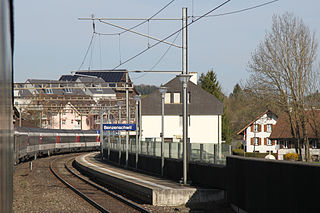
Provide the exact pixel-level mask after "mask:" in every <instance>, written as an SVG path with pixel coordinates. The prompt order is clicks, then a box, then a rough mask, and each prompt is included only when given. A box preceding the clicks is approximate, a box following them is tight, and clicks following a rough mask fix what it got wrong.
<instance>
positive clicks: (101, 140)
mask: <svg viewBox="0 0 320 213" xmlns="http://www.w3.org/2000/svg"><path fill="white" fill-rule="evenodd" d="M99 114H100V147H101V159H102V160H103V110H101V111H100V113H99Z"/></svg>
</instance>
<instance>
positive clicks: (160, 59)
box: [132, 31, 181, 80]
mask: <svg viewBox="0 0 320 213" xmlns="http://www.w3.org/2000/svg"><path fill="white" fill-rule="evenodd" d="M180 33H181V31H180V32H179V33H178V34H177V36H176V37H175V38H174V40H173V41H172V43H174V42H175V41H176V40H177V38H178V37H179V35H180ZM171 47H172V46H169V47H168V48H167V50H166V51H165V52H164V54H163V55H162V56H161V57H160V58H159V60H158V61H157V62H156V63H155V64H154V65H153V66H152V67H151V68H150V69H149V70H150V71H152V70H153V69H154V68H155V67H156V66H157V65H158V64H159V63H160V62H161V61H162V59H163V58H164V56H165V55H166V54H167V53H168V52H169V50H170V48H171ZM147 74H148V73H144V74H142V75H141V76H139V77H136V78H132V80H137V79H140V78H143V77H144V76H146V75H147Z"/></svg>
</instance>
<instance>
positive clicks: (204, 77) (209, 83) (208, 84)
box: [199, 69, 231, 143]
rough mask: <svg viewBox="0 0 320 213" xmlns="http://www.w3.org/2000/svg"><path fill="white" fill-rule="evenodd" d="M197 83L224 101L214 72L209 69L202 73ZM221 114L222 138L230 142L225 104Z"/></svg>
mask: <svg viewBox="0 0 320 213" xmlns="http://www.w3.org/2000/svg"><path fill="white" fill-rule="evenodd" d="M199 85H200V86H201V88H202V89H204V90H205V91H207V92H209V93H210V94H212V95H213V96H215V97H216V98H217V99H218V100H219V101H221V102H224V94H223V93H222V91H221V86H220V84H219V82H218V79H217V75H216V73H215V72H214V71H213V70H212V69H211V70H209V71H208V72H207V73H206V74H204V73H202V74H201V75H200V78H199ZM223 111H224V113H223V115H222V140H224V141H226V142H227V143H230V142H231V131H230V126H229V118H228V116H227V114H226V111H227V110H226V105H225V104H224V107H223Z"/></svg>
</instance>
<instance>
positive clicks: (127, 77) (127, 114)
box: [126, 72, 130, 167]
mask: <svg viewBox="0 0 320 213" xmlns="http://www.w3.org/2000/svg"><path fill="white" fill-rule="evenodd" d="M128 81H129V76H128V72H126V121H127V124H129V113H130V110H129V88H128V83H129V82H128ZM128 160H129V131H126V167H128Z"/></svg>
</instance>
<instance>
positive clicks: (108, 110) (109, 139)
mask: <svg viewBox="0 0 320 213" xmlns="http://www.w3.org/2000/svg"><path fill="white" fill-rule="evenodd" d="M107 112H108V120H107V123H108V124H111V119H110V107H108V109H107ZM110 142H111V132H110V131H108V160H109V159H110V157H109V156H110Z"/></svg>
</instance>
